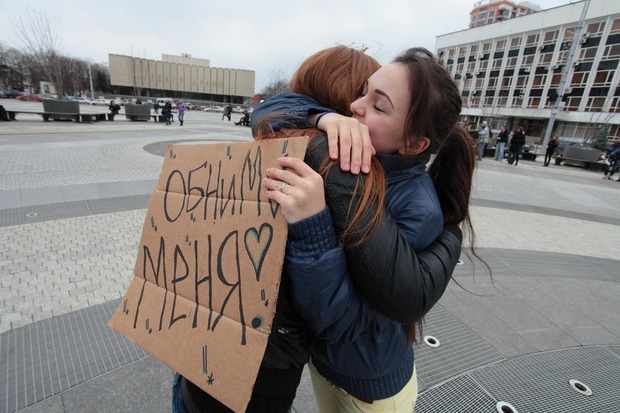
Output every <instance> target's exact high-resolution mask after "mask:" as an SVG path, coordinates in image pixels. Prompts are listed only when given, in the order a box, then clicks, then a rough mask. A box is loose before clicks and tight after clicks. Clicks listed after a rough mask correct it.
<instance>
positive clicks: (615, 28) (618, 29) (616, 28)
mask: <svg viewBox="0 0 620 413" xmlns="http://www.w3.org/2000/svg"><path fill="white" fill-rule="evenodd" d="M615 33H620V19H616V20H614V23H613V24H612V25H611V32H610V34H615Z"/></svg>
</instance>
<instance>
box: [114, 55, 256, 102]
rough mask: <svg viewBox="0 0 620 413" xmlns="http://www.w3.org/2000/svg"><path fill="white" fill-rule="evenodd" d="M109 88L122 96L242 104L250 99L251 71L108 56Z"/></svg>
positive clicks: (187, 59) (180, 59)
mask: <svg viewBox="0 0 620 413" xmlns="http://www.w3.org/2000/svg"><path fill="white" fill-rule="evenodd" d="M109 62H110V84H112V85H114V86H121V87H124V88H125V89H126V94H128V95H137V94H138V93H136V92H137V91H141V92H142V93H141V94H142V95H143V96H153V97H159V96H168V97H176V98H186V99H200V100H211V101H216V102H230V103H243V102H244V100H245V99H249V98H251V97H252V96H254V83H255V78H256V73H255V72H254V71H253V70H243V69H228V68H218V67H211V65H210V62H209V60H208V59H199V58H194V57H192V56H191V55H189V54H183V55H181V56H174V55H166V54H165V55H162V60H161V61H157V60H151V59H142V58H139V57H132V56H123V55H117V54H110V55H109Z"/></svg>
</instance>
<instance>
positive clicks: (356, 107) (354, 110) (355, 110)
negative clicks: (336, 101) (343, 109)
mask: <svg viewBox="0 0 620 413" xmlns="http://www.w3.org/2000/svg"><path fill="white" fill-rule="evenodd" d="M362 99H363V98H359V99H356V100H354V101H353V102H352V103H351V105H350V107H349V109H351V114H353V115H357V116H361V115H362V108H363V105H362Z"/></svg>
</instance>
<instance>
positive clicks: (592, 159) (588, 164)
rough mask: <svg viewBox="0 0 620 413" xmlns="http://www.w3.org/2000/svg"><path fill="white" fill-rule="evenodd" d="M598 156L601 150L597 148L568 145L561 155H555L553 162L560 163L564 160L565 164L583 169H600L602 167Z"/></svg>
mask: <svg viewBox="0 0 620 413" xmlns="http://www.w3.org/2000/svg"><path fill="white" fill-rule="evenodd" d="M600 158H601V152H600V151H599V150H597V149H589V148H576V147H571V146H569V147H567V148H565V149H564V153H563V154H562V155H557V156H556V157H555V164H556V165H562V162H564V164H565V165H568V164H570V165H576V166H580V167H582V168H584V169H597V170H601V169H602V168H603V162H602V161H601V160H600Z"/></svg>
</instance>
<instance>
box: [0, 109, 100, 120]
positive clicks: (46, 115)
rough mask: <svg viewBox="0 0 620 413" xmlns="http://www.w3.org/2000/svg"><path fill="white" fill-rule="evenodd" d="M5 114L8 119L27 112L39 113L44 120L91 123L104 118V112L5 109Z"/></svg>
mask: <svg viewBox="0 0 620 413" xmlns="http://www.w3.org/2000/svg"><path fill="white" fill-rule="evenodd" d="M6 113H7V115H8V116H9V119H10V120H12V121H13V120H17V119H16V116H17V114H18V113H29V114H33V115H40V116H41V117H42V118H43V120H44V121H45V122H49V120H50V119H58V120H61V119H66V120H74V121H76V122H82V123H91V122H95V121H100V120H106V114H105V113H78V114H75V113H63V112H41V111H38V110H23V109H20V110H7V111H6Z"/></svg>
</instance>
